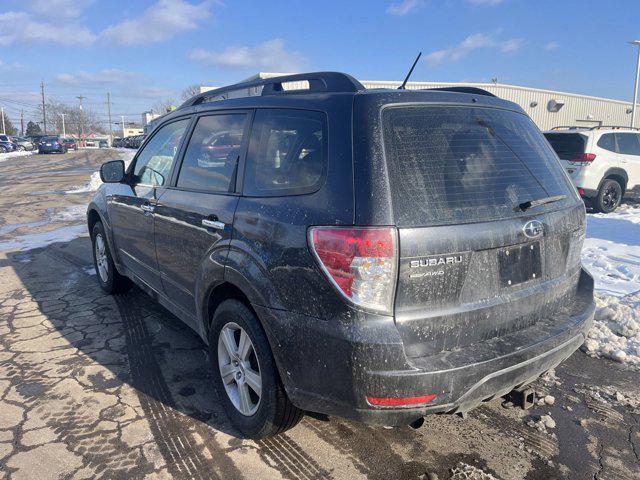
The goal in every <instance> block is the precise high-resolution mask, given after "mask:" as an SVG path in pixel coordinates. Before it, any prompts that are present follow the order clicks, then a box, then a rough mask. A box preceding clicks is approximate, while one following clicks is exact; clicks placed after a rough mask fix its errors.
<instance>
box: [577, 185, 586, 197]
mask: <svg viewBox="0 0 640 480" xmlns="http://www.w3.org/2000/svg"><path fill="white" fill-rule="evenodd" d="M584 193H585V192H584V188H580V187H578V195H580V196H581V197H584Z"/></svg>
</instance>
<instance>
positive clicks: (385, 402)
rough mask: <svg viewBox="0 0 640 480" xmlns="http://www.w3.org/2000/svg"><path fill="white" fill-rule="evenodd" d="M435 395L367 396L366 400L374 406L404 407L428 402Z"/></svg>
mask: <svg viewBox="0 0 640 480" xmlns="http://www.w3.org/2000/svg"><path fill="white" fill-rule="evenodd" d="M436 396H437V395H436V394H435V393H432V394H431V395H422V396H420V397H367V402H369V405H373V406H375V407H406V406H409V405H420V404H424V403H429V402H431V401H432V400H433V399H434V398H436Z"/></svg>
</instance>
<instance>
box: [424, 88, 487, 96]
mask: <svg viewBox="0 0 640 480" xmlns="http://www.w3.org/2000/svg"><path fill="white" fill-rule="evenodd" d="M421 90H439V91H441V92H457V93H472V94H475V95H485V96H487V97H495V95H494V94H493V93H491V92H488V91H487V90H484V89H482V88H478V87H439V88H424V89H421Z"/></svg>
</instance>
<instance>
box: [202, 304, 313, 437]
mask: <svg viewBox="0 0 640 480" xmlns="http://www.w3.org/2000/svg"><path fill="white" fill-rule="evenodd" d="M238 329H239V330H238ZM223 331H224V332H225V333H224V334H222V333H221V332H223ZM229 332H232V333H231V337H230V339H231V341H233V344H232V349H233V347H235V349H236V350H235V353H236V354H237V353H238V348H237V347H238V345H239V343H240V338H241V337H242V332H244V333H245V334H246V335H247V336H248V339H249V340H250V346H249V347H248V348H247V349H246V351H248V355H247V356H246V357H244V358H245V360H242V358H241V357H240V356H235V357H234V358H236V359H237V360H238V361H237V362H236V365H237V366H234V365H233V363H234V360H233V358H232V357H231V356H230V355H229V354H228V352H229V348H226V347H225V342H224V341H223V340H222V339H221V335H222V337H223V338H224V337H226V338H227V339H228V341H229V336H228V335H229ZM227 344H228V342H227ZM209 357H210V359H211V366H212V377H213V382H214V385H215V387H216V390H217V392H218V397H219V399H220V402H221V403H222V406H223V407H224V410H225V412H226V413H227V416H228V417H229V420H231V423H232V425H233V426H234V427H235V428H236V429H237V430H239V431H240V433H242V435H244V436H245V437H247V438H252V439H259V438H265V437H270V436H273V435H278V434H280V433H282V432H284V431H286V430H289V429H290V428H292V427H294V426H295V425H296V424H297V423H298V422H299V421H300V420H301V419H302V417H303V416H304V411H303V410H300V409H299V408H297V407H296V406H295V405H293V404H292V403H291V402H290V401H289V398H288V397H287V394H286V392H285V390H284V386H283V385H282V381H281V380H280V376H279V375H278V371H277V369H276V365H275V361H274V359H273V355H272V354H271V347H270V346H269V342H268V341H267V336H266V334H265V333H264V330H263V329H262V326H261V325H260V322H259V321H258V319H257V318H256V316H255V315H254V313H253V312H252V311H251V310H250V309H249V308H247V306H246V305H245V304H244V303H242V302H240V301H238V300H225V301H224V302H222V303H221V304H220V305H219V306H218V308H217V309H216V311H215V313H214V315H213V320H212V323H211V328H210V329H209ZM225 367H226V371H227V372H230V373H229V374H227V375H226V378H227V382H226V386H225V381H224V380H223V378H222V373H221V369H222V368H225ZM250 370H251V373H252V374H255V373H257V374H258V378H259V379H260V385H261V388H260V390H261V392H260V395H259V396H258V395H257V394H256V390H254V389H253V388H252V387H251V386H250V385H251V383H252V382H250V381H246V382H245V381H244V379H245V378H251V377H249V375H248V374H247V375H246V376H245V373H246V372H249V371H250ZM252 376H253V375H252ZM254 378H255V377H254ZM238 381H239V382H238ZM253 383H255V380H254V382H253ZM242 384H244V387H241V385H242ZM241 388H246V389H247V390H246V391H247V392H248V393H247V394H246V395H245V397H246V398H248V399H249V402H250V403H249V402H247V403H245V413H242V411H241V410H240V409H241V408H242V400H241V398H242V395H240V389H241ZM229 392H231V393H229ZM234 392H235V395H234ZM232 398H233V399H232ZM234 401H235V403H236V404H240V406H236V404H234ZM247 406H248V407H249V408H246V407H247Z"/></svg>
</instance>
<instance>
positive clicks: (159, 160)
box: [133, 118, 190, 186]
mask: <svg viewBox="0 0 640 480" xmlns="http://www.w3.org/2000/svg"><path fill="white" fill-rule="evenodd" d="M189 121H190V119H188V118H185V119H183V120H178V121H177V122H172V123H169V124H167V125H165V126H163V127H160V129H159V130H158V131H157V132H156V133H155V135H154V136H153V137H152V138H151V140H149V143H147V144H146V145H145V146H144V148H143V149H142V151H141V152H140V153H139V154H138V157H137V158H136V164H135V165H134V169H133V176H134V182H135V183H142V184H145V185H154V186H162V185H164V184H165V183H167V182H168V181H169V175H170V173H171V167H172V165H173V162H174V160H175V158H176V155H177V154H178V149H179V148H180V143H181V142H182V137H183V136H184V132H185V130H186V129H187V126H188V125H189Z"/></svg>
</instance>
